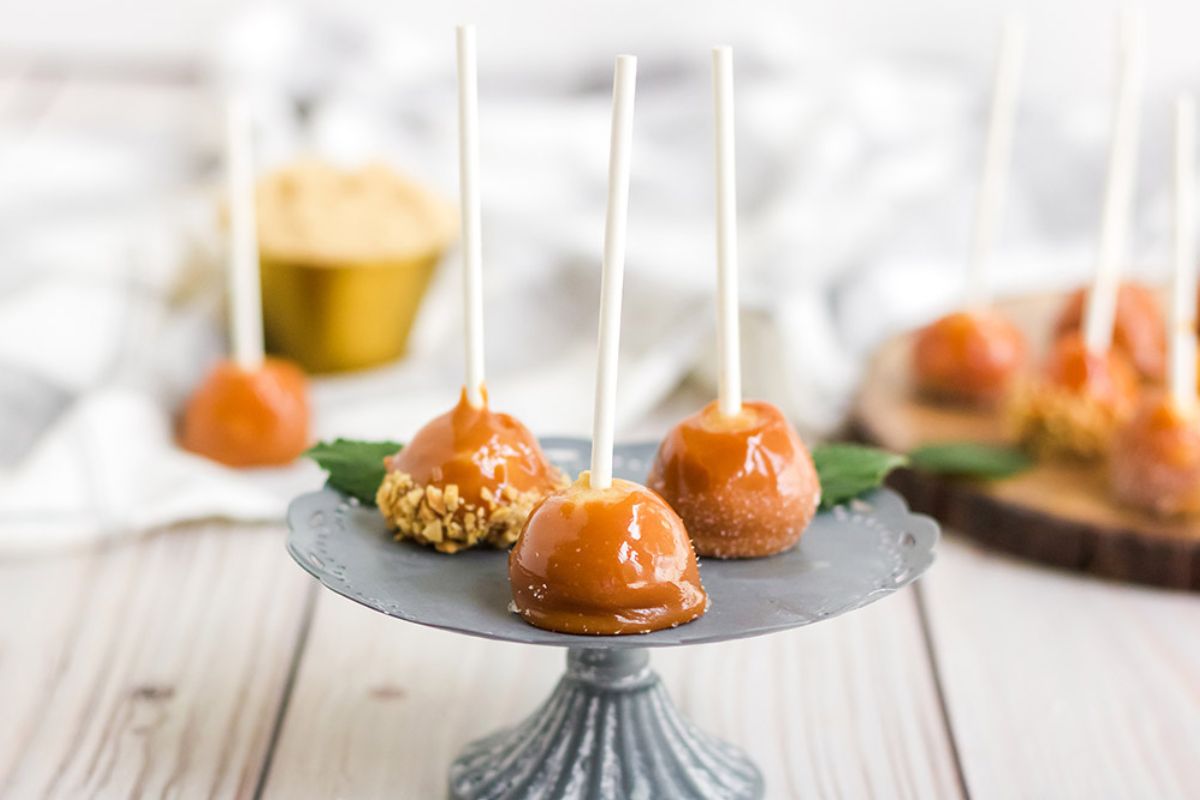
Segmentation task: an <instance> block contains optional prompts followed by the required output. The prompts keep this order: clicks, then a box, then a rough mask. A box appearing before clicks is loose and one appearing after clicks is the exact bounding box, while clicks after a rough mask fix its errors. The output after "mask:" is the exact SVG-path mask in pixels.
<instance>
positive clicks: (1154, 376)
mask: <svg viewBox="0 0 1200 800" xmlns="http://www.w3.org/2000/svg"><path fill="white" fill-rule="evenodd" d="M1086 299H1087V290H1085V289H1078V290H1076V291H1075V292H1073V293H1072V294H1071V295H1070V296H1069V297H1068V298H1067V302H1066V304H1065V305H1064V306H1063V310H1062V313H1061V314H1060V315H1059V318H1058V321H1057V322H1056V323H1055V326H1054V335H1055V338H1056V339H1057V338H1061V337H1062V336H1065V335H1067V334H1069V333H1074V332H1078V331H1079V330H1080V326H1081V325H1082V324H1083V310H1084V305H1085V301H1086ZM1112 341H1113V349H1114V350H1117V351H1118V352H1119V353H1121V354H1122V355H1123V356H1124V357H1125V358H1126V359H1127V360H1128V361H1129V363H1130V364H1132V365H1133V367H1134V368H1135V369H1136V370H1137V371H1138V374H1139V375H1140V376H1141V377H1142V378H1143V379H1145V380H1147V381H1152V382H1155V383H1157V382H1159V381H1161V380H1162V379H1163V373H1164V370H1165V369H1166V364H1167V328H1166V324H1165V323H1164V322H1163V313H1162V307H1161V306H1160V304H1159V302H1158V297H1157V295H1155V293H1154V291H1153V290H1152V289H1150V288H1149V287H1146V286H1143V285H1142V284H1140V283H1134V282H1132V281H1126V282H1124V283H1122V284H1121V288H1120V290H1119V291H1118V293H1117V309H1116V316H1115V317H1114V318H1113V331H1112Z"/></svg>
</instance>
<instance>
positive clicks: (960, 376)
mask: <svg viewBox="0 0 1200 800" xmlns="http://www.w3.org/2000/svg"><path fill="white" fill-rule="evenodd" d="M1027 360H1028V347H1027V345H1026V343H1025V337H1024V336H1023V335H1022V333H1021V331H1020V330H1018V329H1017V327H1016V326H1015V325H1013V324H1012V323H1011V322H1009V321H1008V320H1007V319H1006V318H1005V317H1003V316H1001V315H1000V314H998V313H997V312H995V311H991V310H987V311H981V312H976V313H968V312H965V311H959V312H956V313H953V314H948V315H946V316H944V317H942V318H941V319H939V320H937V321H935V322H933V323H932V324H930V325H927V326H926V327H924V328H922V329H921V330H920V331H919V332H918V333H917V336H916V340H915V342H914V344H913V372H914V375H915V376H916V382H917V386H918V387H919V388H920V389H921V391H923V392H924V393H926V394H928V395H932V396H934V397H939V398H944V399H951V400H961V401H965V402H968V403H987V402H993V401H995V400H998V399H999V398H1000V397H1001V396H1003V394H1004V393H1005V391H1006V390H1007V389H1008V386H1009V383H1010V382H1011V381H1012V379H1013V377H1014V376H1015V375H1016V374H1017V373H1018V372H1019V371H1020V370H1021V369H1022V368H1023V367H1024V366H1025V364H1026V362H1027Z"/></svg>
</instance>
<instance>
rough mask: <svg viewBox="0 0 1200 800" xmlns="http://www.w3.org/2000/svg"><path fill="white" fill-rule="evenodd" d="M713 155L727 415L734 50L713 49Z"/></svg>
mask: <svg viewBox="0 0 1200 800" xmlns="http://www.w3.org/2000/svg"><path fill="white" fill-rule="evenodd" d="M712 69H713V72H712V78H713V100H714V103H715V105H716V116H717V124H716V128H717V131H716V158H717V368H718V373H717V407H718V408H719V409H720V411H721V414H722V415H724V416H727V417H730V416H735V415H736V414H738V413H739V412H740V411H741V410H742V363H741V361H742V359H741V345H740V337H739V335H738V261H737V256H738V254H737V174H736V172H735V168H734V163H735V159H734V155H735V153H734V143H733V142H734V140H733V51H732V50H731V49H730V48H728V47H714V48H713V63H712Z"/></svg>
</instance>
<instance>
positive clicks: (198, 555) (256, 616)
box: [0, 525, 315, 798]
mask: <svg viewBox="0 0 1200 800" xmlns="http://www.w3.org/2000/svg"><path fill="white" fill-rule="evenodd" d="M0 587H2V588H0V592H2V594H0V600H2V602H0V606H2V607H3V608H4V613H3V614H2V615H0V709H2V710H3V711H2V714H3V720H4V724H3V725H0V796H2V797H12V798H26V797H163V796H173V797H210V796H211V797H250V796H253V794H254V791H255V788H256V785H257V783H258V781H259V775H260V773H261V770H262V765H263V762H264V760H265V758H266V754H267V752H268V750H269V745H270V741H271V736H272V733H273V731H274V727H275V722H276V719H277V716H278V715H277V711H278V709H279V705H280V702H281V700H282V698H283V696H284V689H285V685H286V682H287V677H288V675H289V670H290V668H291V666H292V663H293V656H294V654H295V651H296V645H297V640H298V637H299V634H300V631H301V630H302V624H303V622H304V621H305V615H306V612H307V611H310V610H311V609H310V608H308V607H307V603H308V601H309V598H311V596H312V592H313V591H314V590H315V587H313V586H312V584H311V583H310V582H309V581H307V580H306V579H305V578H304V576H303V573H301V572H300V571H299V570H298V569H297V568H296V567H295V566H294V565H293V564H292V563H291V561H290V559H288V558H287V557H286V555H285V554H284V549H283V536H282V531H281V530H279V529H277V528H271V529H266V528H245V527H238V528H235V527H233V526H228V525H211V526H207V527H203V528H188V529H179V530H170V531H165V532H163V533H161V534H158V535H155V536H151V537H149V538H147V539H144V540H139V541H137V542H133V543H129V544H125V545H119V546H114V547H112V548H109V549H105V550H102V551H97V552H92V553H86V554H80V555H73V556H56V557H53V558H47V559H36V560H32V559H30V560H14V561H5V562H0Z"/></svg>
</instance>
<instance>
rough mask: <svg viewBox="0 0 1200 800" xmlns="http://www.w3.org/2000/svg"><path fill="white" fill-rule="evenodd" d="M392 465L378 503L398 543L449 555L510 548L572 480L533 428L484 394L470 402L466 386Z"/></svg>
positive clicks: (415, 437) (394, 457)
mask: <svg viewBox="0 0 1200 800" xmlns="http://www.w3.org/2000/svg"><path fill="white" fill-rule="evenodd" d="M387 467H388V472H387V475H386V477H385V478H384V481H383V484H382V485H381V486H380V487H379V491H378V493H377V495H376V504H377V505H378V506H379V510H380V511H381V512H382V513H383V515H384V517H385V518H386V519H387V521H388V523H389V525H391V527H392V528H393V529H394V530H395V533H396V538H397V539H413V540H415V541H417V542H419V543H421V544H427V545H432V546H433V547H435V548H436V549H438V550H440V551H442V552H444V553H454V552H457V551H459V550H462V549H464V548H467V547H473V546H475V545H478V544H488V545H492V546H494V547H508V546H509V545H511V544H512V543H513V542H514V541H516V538H517V534H518V533H519V532H520V530H521V526H522V525H523V524H524V522H525V518H526V517H527V516H528V514H529V510H530V509H531V508H532V507H533V505H534V504H535V503H536V502H537V501H539V500H541V499H542V498H543V497H544V496H545V495H546V494H548V493H549V492H551V491H553V490H555V489H557V488H560V487H561V486H564V485H566V483H567V480H566V478H565V476H564V475H563V474H562V473H561V472H560V471H559V470H558V469H557V468H555V467H554V466H553V465H552V464H551V463H550V462H549V461H548V460H547V459H546V456H545V454H544V453H543V452H542V448H541V447H540V446H539V445H538V442H537V439H536V438H534V436H533V434H532V433H530V431H529V429H528V428H526V427H525V426H524V425H522V424H521V423H520V422H519V421H518V420H516V419H515V418H513V417H511V416H510V415H508V414H502V413H499V412H496V411H492V410H491V409H489V408H488V405H487V393H486V392H484V393H483V403H482V404H481V405H480V406H479V407H475V406H473V405H471V403H470V402H469V401H468V399H467V392H466V390H465V389H464V390H463V391H462V394H461V396H460V398H459V401H458V405H456V406H455V407H454V408H452V409H451V410H450V411H448V412H446V413H445V414H442V415H441V416H440V417H437V418H436V419H434V420H432V421H431V422H429V423H428V424H427V425H425V427H423V428H421V430H419V431H417V433H416V435H414V436H413V438H412V441H410V442H409V443H408V444H407V445H405V447H404V448H403V449H402V450H400V452H398V453H397V454H396V455H394V456H392V457H390V458H389V459H388V460H387Z"/></svg>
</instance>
